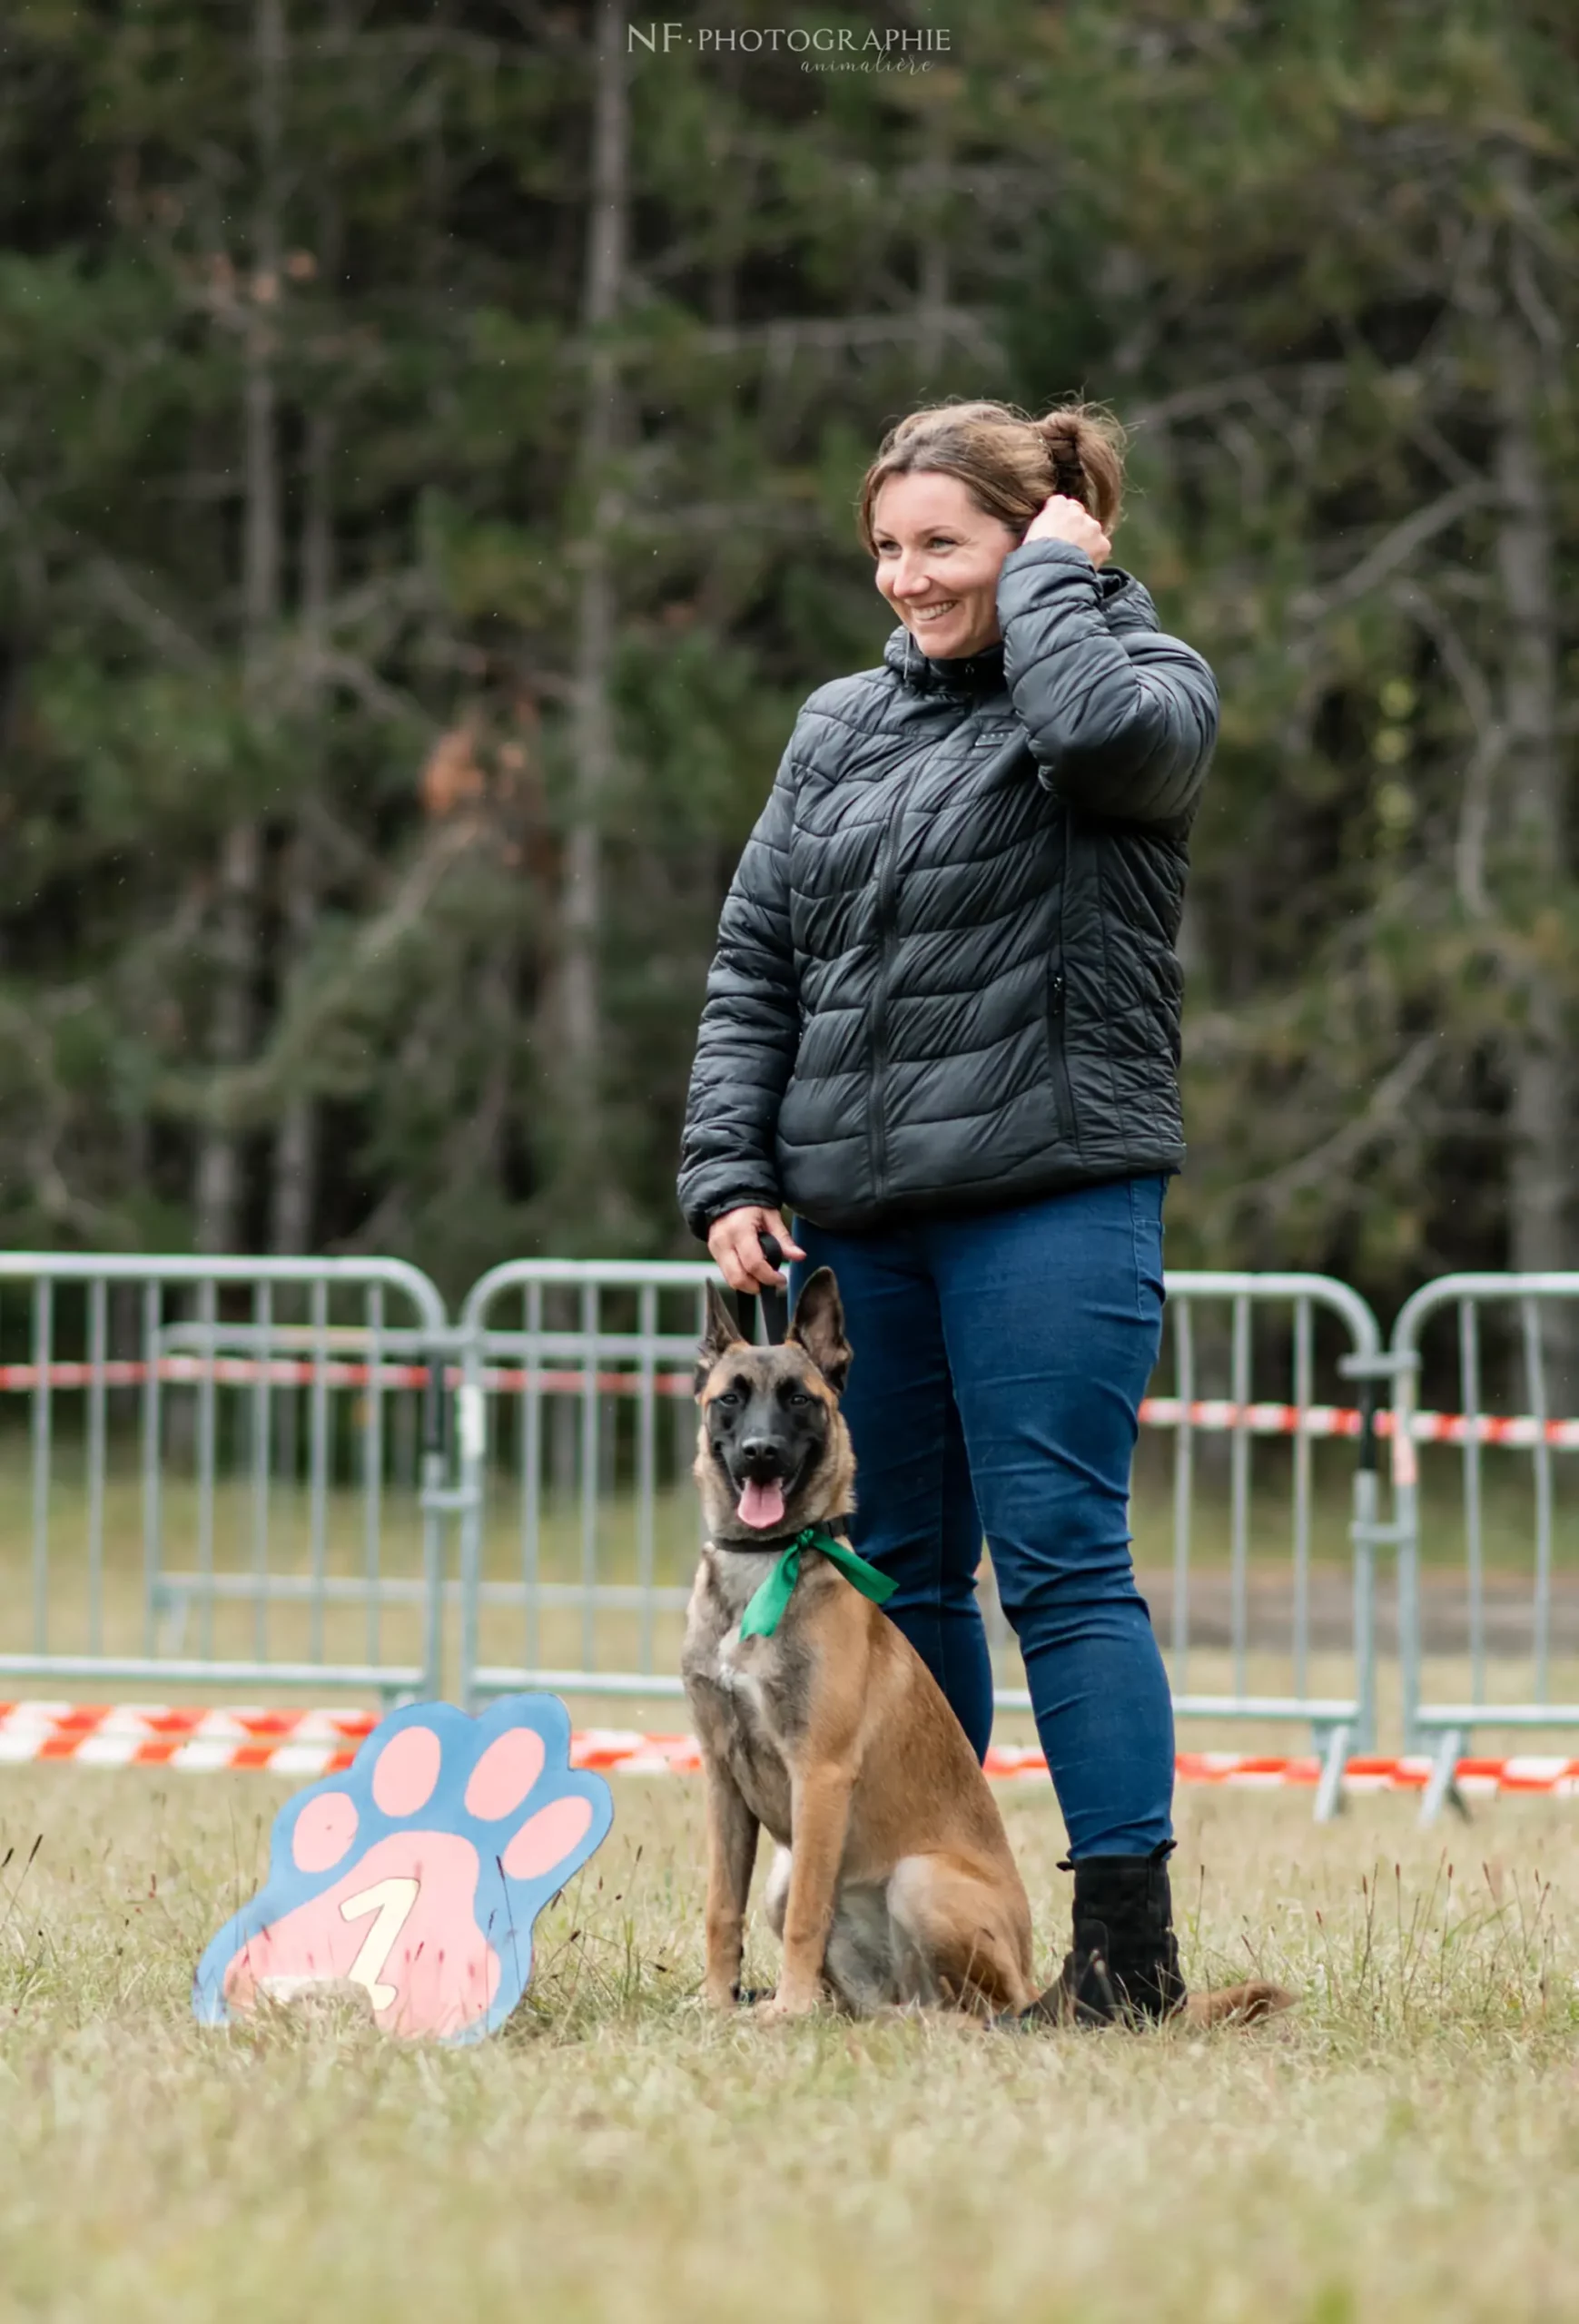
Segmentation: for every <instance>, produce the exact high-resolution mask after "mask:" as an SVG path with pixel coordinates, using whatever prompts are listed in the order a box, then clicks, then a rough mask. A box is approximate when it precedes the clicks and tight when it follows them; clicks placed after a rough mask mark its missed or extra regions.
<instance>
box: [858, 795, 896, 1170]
mask: <svg viewBox="0 0 1579 2324" xmlns="http://www.w3.org/2000/svg"><path fill="white" fill-rule="evenodd" d="M903 829H904V807H903V802H901V803H900V804H899V805H898V806H896V807H895V809H894V812H893V818H892V820H891V821H890V822H889V826H888V829H887V831H886V832H884V833H883V843H882V846H881V848H880V850H879V852H878V868H877V933H878V940H879V945H880V954H879V963H880V964H879V967H878V971H877V979H876V981H875V983H874V984H873V988H872V1096H871V1099H870V1105H869V1110H868V1114H867V1150H868V1154H869V1157H870V1159H871V1164H872V1193H873V1200H874V1201H877V1202H882V1201H883V1199H884V1198H885V1196H886V1195H887V1192H888V1142H887V1132H888V1124H887V1118H886V1114H885V1110H884V1105H883V1076H884V1075H885V1074H886V1072H887V1070H888V981H889V975H890V971H891V970H892V967H893V894H894V890H895V888H896V886H897V885H898V880H897V873H898V868H899V842H900V837H901V834H902V832H903Z"/></svg>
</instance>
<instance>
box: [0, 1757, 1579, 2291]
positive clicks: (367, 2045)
mask: <svg viewBox="0 0 1579 2324" xmlns="http://www.w3.org/2000/svg"><path fill="white" fill-rule="evenodd" d="M616 1791H617V1809H616V1816H617V1820H616V1825H615V1829H614V1832H613V1834H612V1836H611V1837H610V1839H609V1841H608V1843H607V1846H605V1848H604V1850H603V1851H602V1853H601V1855H600V1856H598V1857H597V1858H595V1859H594V1861H593V1863H592V1865H591V1866H589V1867H588V1868H587V1871H586V1872H585V1873H584V1874H583V1875H581V1876H579V1878H578V1879H577V1882H576V1883H574V1884H573V1886H572V1888H571V1890H569V1891H568V1892H567V1895H566V1896H564V1897H563V1898H562V1899H561V1900H560V1903H559V1904H558V1906H556V1907H555V1908H554V1909H553V1911H552V1912H551V1913H550V1914H549V1915H547V1916H545V1919H544V1921H543V1922H542V1923H541V1924H540V1925H539V1930H538V1938H539V1943H538V1973H537V1976H536V1979H535V1983H534V1985H533V1988H532V1990H531V1992H530V1993H529V1994H528V1999H527V2001H526V2003H525V2004H523V2006H522V2008H521V2010H520V2011H519V2012H518V2014H517V2017H516V2019H515V2020H514V2021H513V2022H512V2024H511V2025H510V2026H509V2028H508V2030H507V2032H506V2033H504V2034H503V2035H501V2036H500V2037H498V2039H496V2040H495V2041H494V2042H492V2043H489V2044H488V2045H486V2046H485V2047H483V2048H482V2049H480V2050H479V2051H473V2052H468V2053H439V2052H430V2051H420V2050H403V2049H401V2048H400V2047H398V2046H395V2045H393V2044H390V2043H385V2042H383V2041H382V2040H381V2039H380V2038H379V2037H378V2036H377V2035H376V2034H374V2033H371V2032H370V2030H369V2029H367V2028H366V2027H365V2026H364V2025H362V2024H360V2023H359V2022H358V2021H357V2020H356V2019H355V2018H354V2017H350V2016H340V2017H335V2016H333V2015H329V2016H321V2017H319V2018H317V2019H315V2020H307V2021H297V2020H284V2021H281V2022H277V2023H275V2024H271V2025H268V2026H265V2027H262V2028H256V2029H248V2030H244V2031H242V2032H239V2033H232V2034H215V2033H202V2032H200V2030H199V2029H198V2028H196V2027H195V2026H194V2025H193V2024H192V2021H191V2019H190V2016H189V2014H188V2002H187V1993H188V1982H189V1978H190V1974H191V1969H192V1963H193V1961H194V1960H195V1958H196V1956H197V1955H198V1953H199V1952H200V1951H201V1950H202V1945H204V1943H205V1942H206V1940H207V1938H208V1937H209V1936H210V1935H212V1932H213V1930H214V1929H215V1928H216V1927H217V1925H219V1923H220V1922H221V1921H222V1919H223V1918H224V1917H225V1916H226V1915H227V1914H228V1912H229V1911H230V1910H231V1909H232V1907H233V1905H235V1903H236V1902H237V1901H238V1900H239V1899H240V1898H241V1897H242V1896H244V1895H245V1894H248V1893H250V1892H251V1889H252V1886H254V1885H255V1884H256V1882H257V1880H258V1878H259V1876H260V1875H261V1872H262V1864H263V1859H264V1853H265V1844H266V1838H267V1830H268V1825H269V1821H270V1819H271V1816H272V1814H273V1812H274V1809H275V1808H276V1807H277V1806H278V1805H279V1804H280V1801H281V1798H282V1797H283V1796H284V1795H283V1791H282V1789H281V1787H278V1786H275V1785H273V1784H272V1783H271V1782H269V1781H268V1780H266V1779H264V1778H261V1777H244V1776H243V1777H205V1778H202V1779H196V1778H192V1777H184V1778H172V1777H163V1776H159V1775H155V1774H152V1773H148V1772H138V1773H126V1774H120V1775H109V1774H102V1773H95V1772H92V1771H88V1770H75V1769H67V1768H38V1769H28V1770H20V1769H18V1770H11V1771H8V1772H7V1773H6V1774H5V1777H4V1780H3V1783H0V1855H4V1853H5V1849H6V1848H10V1849H12V1850H14V1851H15V1853H14V1854H13V1855H12V1856H11V1857H10V1861H9V1864H8V1866H7V1867H6V1869H5V1873H4V1874H3V1875H0V2155H3V2156H4V2158H5V2161H4V2167H3V2168H0V2317H4V2318H5V2319H7V2320H8V2324H9V2319H43V2318H48V2319H61V2324H67V2319H69V2320H70V2324H76V2319H83V2320H84V2324H86V2319H90V2318H92V2319H95V2324H97V2319H101V2318H103V2317H105V2316H111V2317H113V2318H114V2319H117V2324H144V2319H146V2320H147V2324H153V2319H158V2324H210V2320H211V2319H221V2318H223V2319H235V2324H250V2319H259V2324H262V2319H270V2320H272V2319H298V2318H302V2317H309V2316H311V2317H325V2318H328V2317H332V2318H334V2319H337V2324H361V2320H362V2319H368V2324H373V2319H378V2324H391V2319H446V2324H450V2320H451V2319H453V2320H454V2324H461V2320H462V2319H492V2318H494V2317H496V2316H497V2317H499V2318H501V2319H502V2318H505V2317H507V2316H508V2317H509V2318H511V2319H538V2318H541V2319H555V2324H605V2319H607V2324H615V2320H616V2319H617V2324H712V2319H720V2324H722V2320H723V2319H728V2324H738V2319H781V2318H782V2319H802V2318H806V2319H813V2318H815V2319H829V2324H845V2319H849V2324H856V2319H860V2324H868V2319H876V2318H885V2317H888V2316H899V2317H905V2318H911V2319H918V2324H931V2319H944V2318H948V2319H985V2320H986V2324H996V2319H1016V2324H1044V2320H1046V2324H1051V2319H1059V2324H1062V2319H1071V2324H1073V2319H1081V2324H1109V2319H1113V2324H1117V2320H1118V2319H1124V2324H1130V2319H1149V2324H1164V2319H1179V2324H1187V2320H1188V2324H1251V2319H1256V2324H1266V2319H1285V2318H1286V2319H1297V2324H1351V2319H1353V2320H1354V2324H1357V2320H1358V2319H1367V2324H1368V2320H1369V2319H1388V2324H1411V2319H1422V2320H1423V2319H1433V2324H1443V2319H1466V2324H1467V2320H1468V2319H1488V2324H1490V2319H1495V2324H1525V2319H1532V2320H1533V2319H1559V2318H1564V2319H1565V2318H1569V2317H1572V2316H1573V2315H1574V2314H1575V2313H1579V2205H1576V2204H1575V2203H1574V2195H1573V2190H1574V2171H1575V2167H1576V2165H1579V2000H1576V1996H1575V1984H1574V1974H1575V1970H1576V1968H1579V1814H1576V1813H1575V1810H1574V1807H1572V1806H1563V1805H1559V1804H1542V1803H1536V1802H1529V1803H1525V1804H1521V1805H1512V1804H1509V1805H1505V1806H1499V1807H1496V1808H1495V1809H1493V1810H1488V1811H1487V1812H1486V1813H1485V1815H1484V1816H1483V1817H1481V1818H1480V1819H1479V1820H1477V1822H1476V1824H1475V1826H1474V1827H1472V1828H1471V1829H1469V1830H1467V1831H1466V1830H1465V1829H1464V1828H1463V1827H1455V1828H1454V1829H1453V1830H1452V1832H1451V1834H1450V1835H1449V1836H1448V1837H1447V1841H1446V1847H1444V1846H1443V1845H1442V1841H1441V1838H1440V1836H1439V1835H1433V1836H1429V1837H1425V1836H1420V1835H1418V1834H1416V1832H1415V1830H1414V1829H1413V1828H1412V1825H1411V1822H1410V1815H1411V1810H1410V1808H1409V1807H1408V1806H1407V1804H1406V1803H1404V1802H1402V1801H1375V1802H1369V1803H1365V1804H1362V1805H1360V1806H1358V1807H1356V1808H1355V1809H1353V1810H1352V1811H1351V1812H1350V1814H1349V1815H1348V1816H1347V1817H1345V1818H1343V1819H1341V1820H1340V1821H1339V1822H1337V1824H1335V1825H1332V1826H1330V1827H1327V1828H1325V1829H1321V1830H1317V1829H1313V1827H1311V1825H1310V1824H1309V1822H1308V1799H1307V1798H1304V1797H1263V1796H1243V1795H1235V1796H1231V1797H1229V1796H1224V1795H1221V1794H1210V1793H1206V1794H1202V1793H1191V1794H1187V1795H1186V1796H1185V1797H1183V1799H1182V1800H1181V1803H1180V1834H1181V1844H1180V1846H1179V1854H1178V1856H1177V1857H1176V1859H1175V1866H1176V1891H1177V1894H1178V1897H1179V1905H1180V1922H1181V1930H1182V1934H1183V1938H1184V1943H1185V1946H1186V1956H1187V1966H1188V1967H1189V1971H1190V1973H1191V1974H1192V1976H1193V1978H1194V1979H1195V1980H1196V1981H1197V1982H1203V1981H1211V1980H1215V1979H1218V1978H1223V1977H1227V1976H1229V1975H1231V1974H1239V1973H1241V1972H1242V1971H1243V1970H1244V1969H1245V1967H1246V1966H1247V1965H1248V1963H1249V1962H1250V1961H1251V1960H1252V1959H1253V1960H1254V1961H1255V1962H1256V1963H1257V1965H1258V1966H1259V1967H1260V1969H1262V1970H1263V1971H1264V1972H1267V1973H1269V1974H1277V1975H1278V1976H1281V1977H1283V1978H1284V1979H1286V1980H1287V1981H1288V1983H1290V1984H1293V1985H1294V1986H1295V1987H1296V1988H1298V1991H1299V1993H1300V1994H1301V1995H1302V2006H1301V2008H1300V2010H1299V2012H1298V2014H1297V2015H1296V2016H1294V2017H1292V2018H1290V2019H1288V2020H1285V2021H1283V2022H1281V2023H1279V2024H1276V2025H1274V2026H1272V2027H1268V2028H1265V2029H1261V2030H1260V2031H1258V2032H1255V2033H1248V2034H1238V2035H1236V2034H1233V2033H1219V2034H1215V2035H1212V2036H1209V2037H1200V2036H1196V2037H1190V2036H1187V2035H1184V2034H1182V2033H1172V2032H1169V2033H1163V2034H1160V2035H1151V2036H1147V2037H1132V2036H1127V2035H1123V2034H1100V2035H1090V2034H1077V2033H1058V2034H1041V2035H1039V2036H1036V2037H1033V2038H1026V2039H1016V2038H1012V2037H1010V2036H1006V2035H993V2034H986V2033H980V2032H977V2031H975V2030H974V2029H972V2028H970V2027H966V2026H962V2025H960V2024H956V2023H953V2022H950V2021H942V2020H939V2021H931V2022H925V2021H918V2020H914V2019H908V2020H894V2021H890V2022H886V2023H874V2024H861V2025H851V2024H846V2023H843V2022H840V2021H837V2020H835V2019H833V2018H828V2019H825V2020H822V2021H817V2022H813V2023H809V2024H804V2025H798V2026H794V2027H790V2028H785V2029H778V2030H773V2031H769V2030H762V2031H758V2030H756V2029H755V2028H754V2026H753V2024H752V2022H751V2019H750V2017H749V2016H748V2015H743V2016H741V2017H739V2018H738V2019H736V2020H735V2021H733V2022H731V2023H728V2024H720V2023H718V2022H716V2021H715V2020H713V2019H711V2018H710V2017H708V2016H707V2015H706V2014H704V2012H703V2011H702V2009H701V2006H700V2004H699V2003H698V2001H697V1998H696V1993H697V1985H698V1979H699V1971H700V1951H699V1945H700V1896H701V1878H702V1873H701V1842H700V1816H699V1810H700V1797H699V1789H698V1787H696V1785H694V1784H690V1783H685V1782H671V1783H658V1782H654V1783H650V1784H645V1785H644V1784H642V1783H640V1782H638V1781H635V1780H630V1781H627V1782H625V1783H623V1784H620V1785H617V1787H616ZM1004 1805H1005V1811H1006V1814H1007V1815H1008V1817H1009V1819H1010V1823H1011V1828H1012V1836H1013V1838H1014V1841H1015V1844H1016V1846H1017V1849H1018V1851H1019V1854H1020V1856H1021V1861H1022V1863H1023V1865H1024V1868H1025V1872H1026V1876H1027V1883H1028V1886H1029V1887H1030V1890H1031V1898H1032V1903H1033V1906H1034V1909H1035V1912H1036V1918H1037V1927H1038V1937H1039V1945H1040V1949H1041V1961H1042V1965H1043V1966H1044V1967H1045V1968H1046V1970H1047V1971H1048V1973H1049V1974H1051V1970H1052V1968H1053V1966H1054V1965H1055V1956H1056V1952H1057V1950H1058V1944H1059V1939H1060V1938H1061V1934H1062V1924H1063V1921H1064V1918H1065V1916H1066V1914H1067V1905H1066V1903H1065V1894H1066V1891H1067V1881H1066V1880H1065V1878H1064V1877H1063V1876H1060V1875H1059V1874H1058V1873H1057V1871H1056V1869H1055V1864H1056V1859H1057V1857H1058V1856H1059V1854H1060V1853H1061V1838H1062V1835H1061V1827H1060V1824H1059V1819H1058V1817H1057V1814H1056V1811H1055V1809H1054V1808H1053V1807H1052V1805H1051V1799H1050V1797H1049V1796H1048V1795H1047V1794H1046V1793H1045V1792H1044V1791H1042V1790H1041V1789H1040V1788H1038V1789H1037V1790H1035V1791H1021V1790H1018V1789H1015V1790H1012V1791H1011V1792H1010V1793H1008V1794H1007V1795H1006V1796H1005V1797H1004ZM39 1835H42V1836H43V1837H42V1846H40V1847H39V1849H38V1853H37V1855H36V1857H35V1860H34V1861H33V1862H32V1865H31V1868H30V1869H29V1868H26V1866H27V1859H28V1856H29V1853H30V1851H31V1850H32V1849H33V1846H34V1843H35V1838H36V1837H38V1836H39ZM1449 1866H1451V1870H1450V1869H1449ZM754 1951H755V1961H754V1964H753V1966H754V1968H755V1973H756V1974H758V1976H759V1977H761V1978H765V1979H769V1980H770V1979H771V1975H772V1972H773V1953H774V1948H773V1946H772V1945H771V1941H770V1940H768V1939H767V1938H766V1937H765V1936H761V1937H758V1938H755V1939H754Z"/></svg>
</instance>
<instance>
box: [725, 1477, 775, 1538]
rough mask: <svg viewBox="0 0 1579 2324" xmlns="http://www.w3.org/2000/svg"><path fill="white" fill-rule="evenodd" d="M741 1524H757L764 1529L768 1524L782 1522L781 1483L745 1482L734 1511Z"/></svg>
mask: <svg viewBox="0 0 1579 2324" xmlns="http://www.w3.org/2000/svg"><path fill="white" fill-rule="evenodd" d="M735 1515H736V1516H737V1517H738V1518H739V1520H740V1521H741V1523H742V1524H743V1525H757V1526H760V1527H762V1528H763V1529H764V1530H765V1529H766V1528H767V1527H768V1526H769V1525H782V1524H783V1523H784V1487H783V1486H782V1485H781V1484H766V1485H759V1484H756V1483H755V1482H752V1483H749V1484H747V1485H746V1486H745V1488H744V1489H743V1491H742V1492H741V1495H740V1506H739V1508H738V1509H737V1510H736V1511H735Z"/></svg>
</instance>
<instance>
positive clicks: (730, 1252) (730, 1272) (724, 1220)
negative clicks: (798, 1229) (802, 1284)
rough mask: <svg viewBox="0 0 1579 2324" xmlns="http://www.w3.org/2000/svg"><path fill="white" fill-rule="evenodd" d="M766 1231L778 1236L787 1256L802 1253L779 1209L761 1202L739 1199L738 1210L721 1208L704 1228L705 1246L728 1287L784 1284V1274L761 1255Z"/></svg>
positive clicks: (759, 1287) (753, 1288) (757, 1288)
mask: <svg viewBox="0 0 1579 2324" xmlns="http://www.w3.org/2000/svg"><path fill="white" fill-rule="evenodd" d="M765 1235H775V1236H777V1238H778V1244H779V1248H780V1249H781V1250H782V1251H783V1253H784V1255H785V1258H786V1259H804V1257H805V1256H806V1255H805V1253H804V1251H803V1250H802V1248H801V1246H800V1245H799V1244H798V1243H797V1242H796V1241H795V1239H794V1236H793V1235H792V1234H791V1233H790V1231H789V1228H788V1227H787V1226H785V1223H784V1220H783V1218H782V1217H781V1216H780V1215H779V1213H778V1212H777V1211H776V1210H768V1209H766V1208H765V1207H764V1206H763V1205H762V1204H761V1203H757V1202H747V1203H742V1204H741V1206H740V1208H739V1209H738V1210H725V1211H721V1212H720V1214H719V1216H717V1217H716V1218H715V1220H714V1221H713V1224H712V1226H709V1228H708V1229H707V1248H708V1249H709V1250H710V1251H711V1252H712V1254H713V1256H714V1258H715V1260H716V1262H717V1264H718V1265H719V1266H720V1267H721V1268H722V1270H723V1273H724V1280H725V1283H726V1284H727V1285H729V1288H730V1290H731V1291H760V1290H762V1289H763V1287H764V1285H768V1286H770V1287H771V1288H772V1289H774V1290H775V1291H779V1290H782V1289H783V1288H784V1285H785V1277H784V1276H783V1275H778V1274H775V1271H774V1269H773V1268H772V1267H770V1266H769V1265H768V1264H767V1260H766V1258H765V1256H764V1255H763V1248H762V1237H763V1236H765Z"/></svg>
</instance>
